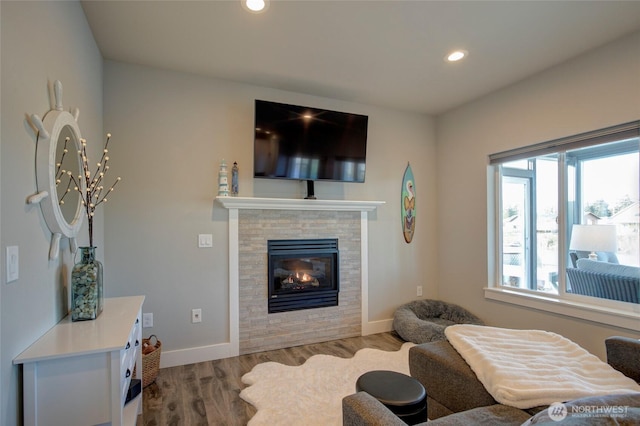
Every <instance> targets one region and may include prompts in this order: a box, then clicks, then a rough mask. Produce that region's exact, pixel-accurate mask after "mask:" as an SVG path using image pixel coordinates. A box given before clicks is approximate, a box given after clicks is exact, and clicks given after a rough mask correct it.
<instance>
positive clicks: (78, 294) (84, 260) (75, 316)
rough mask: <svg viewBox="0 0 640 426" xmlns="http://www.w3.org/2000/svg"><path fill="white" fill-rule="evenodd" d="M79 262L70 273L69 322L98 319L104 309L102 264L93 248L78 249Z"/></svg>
mask: <svg viewBox="0 0 640 426" xmlns="http://www.w3.org/2000/svg"><path fill="white" fill-rule="evenodd" d="M79 249H80V261H79V262H78V263H76V264H75V265H74V267H73V270H72V271H71V321H86V320H94V319H96V318H98V315H100V314H101V313H102V309H103V307H104V291H103V284H102V263H101V262H100V261H98V260H96V248H95V247H79Z"/></svg>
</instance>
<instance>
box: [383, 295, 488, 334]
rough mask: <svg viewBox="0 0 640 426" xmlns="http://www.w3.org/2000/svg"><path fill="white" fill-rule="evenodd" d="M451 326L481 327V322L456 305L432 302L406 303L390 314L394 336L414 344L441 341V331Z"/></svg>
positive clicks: (438, 301) (428, 300) (424, 300)
mask: <svg viewBox="0 0 640 426" xmlns="http://www.w3.org/2000/svg"><path fill="white" fill-rule="evenodd" d="M453 324H476V325H484V322H483V321H482V320H481V319H480V318H478V317H477V316H475V315H473V314H472V313H470V312H469V311H467V310H466V309H464V308H462V307H460V306H458V305H455V304H453V303H448V302H443V301H441V300H432V299H423V300H414V301H413V302H409V303H406V304H404V305H402V306H400V307H399V308H398V309H396V312H395V313H394V315H393V329H394V330H395V331H396V333H398V335H399V336H400V337H402V338H403V339H404V340H406V341H408V342H413V343H417V344H420V343H427V342H434V341H437V340H443V339H445V336H444V329H445V328H447V327H448V326H450V325H453Z"/></svg>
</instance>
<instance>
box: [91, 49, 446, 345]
mask: <svg viewBox="0 0 640 426" xmlns="http://www.w3.org/2000/svg"><path fill="white" fill-rule="evenodd" d="M104 72H105V86H104V98H105V104H104V105H105V106H104V109H105V121H104V126H105V130H106V131H109V132H111V133H112V134H113V139H112V144H113V145H112V146H111V167H112V170H114V171H116V170H117V173H118V174H120V175H121V176H122V178H123V180H122V182H121V183H120V184H119V185H118V188H117V191H116V192H115V193H114V195H113V196H112V197H111V200H110V201H109V205H108V206H107V207H108V208H107V209H106V210H105V229H106V230H107V232H106V253H105V260H106V262H107V264H108V265H107V266H106V267H105V286H106V290H105V291H106V293H107V295H125V294H145V295H146V296H147V298H146V300H145V306H144V311H145V312H153V314H154V327H153V328H150V329H144V330H143V331H144V334H150V333H154V334H157V335H158V336H159V337H160V338H161V339H162V343H163V351H178V350H189V349H193V348H196V347H200V346H207V345H215V344H218V343H224V342H227V341H228V339H229V336H228V330H229V321H228V315H229V307H228V298H229V295H228V287H229V286H228V274H229V271H228V229H227V227H228V222H227V217H228V216H227V215H228V212H227V210H226V209H223V208H222V207H220V206H218V205H214V203H213V199H214V196H215V195H216V192H217V172H218V166H219V162H220V160H221V159H222V158H225V159H226V160H227V161H228V162H230V163H232V162H233V161H237V162H238V164H239V166H240V195H241V196H257V197H283V198H288V197H290V198H302V197H303V196H304V193H305V191H306V189H305V186H304V184H303V183H300V182H297V181H284V180H278V181H265V180H260V179H255V180H254V179H253V177H252V169H253V120H254V117H253V109H254V99H256V98H258V99H267V100H272V101H276V102H285V103H292V104H299V105H309V106H315V107H319V108H328V109H335V110H341V111H348V112H354V113H359V114H366V115H368V116H369V132H368V146H367V156H368V158H367V174H366V183H364V184H355V183H351V184H343V183H337V182H328V183H327V182H320V183H317V184H316V195H317V196H318V197H319V198H324V199H346V200H382V201H386V203H387V204H385V205H384V206H382V207H381V208H379V209H378V210H377V211H376V212H374V213H371V216H370V217H371V220H370V222H369V256H370V258H369V265H370V270H369V294H370V300H369V307H370V308H369V318H370V320H373V321H378V320H379V321H384V324H385V325H386V326H390V321H388V320H389V319H390V318H391V317H392V315H393V312H394V310H395V308H396V307H397V306H399V305H400V304H402V303H404V302H406V301H408V300H412V299H414V298H415V295H416V286H417V285H418V284H421V285H423V286H424V296H425V297H436V296H437V286H436V282H435V280H434V278H435V271H436V260H435V235H436V234H435V232H436V228H435V222H434V221H433V217H434V215H435V211H436V210H435V178H436V175H435V140H434V126H433V120H432V119H430V118H429V117H425V116H423V115H419V114H413V113H404V112H399V111H393V110H388V109H383V108H377V107H373V106H368V105H360V104H354V103H349V102H343V101H337V100H332V99H325V98H318V97H313V96H308V95H303V94H299V93H291V92H283V91H279V90H274V89H268V88H262V87H256V86H249V85H243V84H236V83H231V82H228V81H223V80H216V79H210V78H204V77H198V76H195V75H189V74H183V73H177V72H169V71H162V70H158V69H152V68H145V67H139V66H134V65H127V64H123V63H117V62H111V61H107V62H106V63H105V71H104ZM409 160H411V162H412V167H413V171H414V174H415V178H416V188H417V197H418V201H417V214H418V216H417V222H416V223H417V230H416V236H415V239H414V241H413V243H412V244H410V245H409V244H406V243H405V242H404V239H403V237H402V233H401V226H400V189H401V188H400V187H401V182H402V175H403V173H404V169H405V167H406V165H407V162H408V161H409ZM201 233H210V234H213V240H214V241H213V248H210V249H199V248H198V247H197V235H198V234H201ZM193 308H201V309H202V323H199V324H191V309H193ZM240 315H242V312H241V313H240Z"/></svg>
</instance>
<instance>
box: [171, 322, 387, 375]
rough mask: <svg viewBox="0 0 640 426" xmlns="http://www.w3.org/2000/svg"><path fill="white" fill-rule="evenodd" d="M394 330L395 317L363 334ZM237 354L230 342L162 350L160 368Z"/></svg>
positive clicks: (367, 327) (373, 324)
mask: <svg viewBox="0 0 640 426" xmlns="http://www.w3.org/2000/svg"><path fill="white" fill-rule="evenodd" d="M392 330H393V319H387V320H380V321H372V322H368V323H366V324H365V325H364V326H363V328H362V335H363V336H368V335H370V334H377V333H384V332H387V331H392ZM237 355H238V349H234V345H232V344H231V343H229V342H225V343H218V344H215V345H209V346H199V347H196V348H188V349H178V350H175V351H166V352H165V351H162V354H161V356H160V368H167V367H176V366H179V365H187V364H194V363H196V362H205V361H212V360H215V359H223V358H229V357H232V356H237Z"/></svg>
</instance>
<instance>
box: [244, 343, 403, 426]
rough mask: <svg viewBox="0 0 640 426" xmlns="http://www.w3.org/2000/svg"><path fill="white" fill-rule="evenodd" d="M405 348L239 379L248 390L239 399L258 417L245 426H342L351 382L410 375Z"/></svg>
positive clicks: (267, 367) (270, 368)
mask: <svg viewBox="0 0 640 426" xmlns="http://www.w3.org/2000/svg"><path fill="white" fill-rule="evenodd" d="M412 346H415V344H414V343H410V342H407V343H405V344H403V345H402V347H401V348H400V350H398V351H395V352H388V351H382V350H379V349H370V348H365V349H360V350H359V351H358V352H356V354H355V355H354V356H353V357H352V358H339V357H336V356H331V355H314V356H312V357H311V358H309V359H308V360H307V361H306V362H305V363H304V364H302V365H300V366H289V365H284V364H280V363H277V362H263V363H261V364H258V365H256V366H255V367H253V369H252V370H251V371H250V372H249V373H247V374H245V375H244V376H242V382H243V383H245V384H247V385H249V386H248V387H246V388H244V389H243V390H242V392H240V397H241V398H242V399H244V400H245V401H247V402H248V403H249V404H251V405H253V406H254V407H256V409H257V410H258V412H257V413H256V414H255V416H253V418H252V419H251V420H250V421H249V425H250V426H260V425H265V426H267V425H268V426H278V425H280V426H293V425H304V426H313V425H318V426H328V425H336V426H339V425H342V398H344V397H345V396H347V395H351V394H352V393H355V390H356V380H357V379H358V377H360V375H362V374H363V373H366V372H367V371H372V370H392V371H397V372H400V373H404V374H407V375H408V374H409V348H411V347H412Z"/></svg>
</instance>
